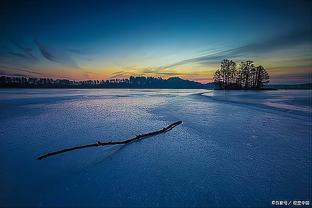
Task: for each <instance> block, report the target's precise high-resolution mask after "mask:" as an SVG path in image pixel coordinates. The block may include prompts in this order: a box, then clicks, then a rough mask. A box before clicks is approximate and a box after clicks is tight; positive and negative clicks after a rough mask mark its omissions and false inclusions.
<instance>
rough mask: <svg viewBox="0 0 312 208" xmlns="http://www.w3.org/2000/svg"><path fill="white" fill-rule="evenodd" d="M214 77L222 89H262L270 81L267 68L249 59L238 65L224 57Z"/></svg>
mask: <svg viewBox="0 0 312 208" xmlns="http://www.w3.org/2000/svg"><path fill="white" fill-rule="evenodd" d="M213 79H214V83H215V84H216V85H217V86H218V87H219V88H221V89H261V88H262V87H264V86H265V85H267V84H268V83H269V82H270V76H269V74H268V72H267V70H266V69H265V68H264V67H263V66H261V65H260V66H255V64H254V62H253V61H249V60H248V61H242V62H241V63H240V64H239V65H237V64H236V63H235V62H234V61H232V60H228V59H224V60H223V61H222V62H221V66H220V69H218V70H217V71H216V72H215V74H214V77H213Z"/></svg>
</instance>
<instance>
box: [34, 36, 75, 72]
mask: <svg viewBox="0 0 312 208" xmlns="http://www.w3.org/2000/svg"><path fill="white" fill-rule="evenodd" d="M35 43H36V45H37V47H38V49H39V51H40V53H41V55H42V56H43V57H44V58H46V59H47V60H49V61H52V62H55V63H58V64H62V65H65V66H69V67H72V68H80V67H79V65H78V64H77V63H76V62H75V61H74V60H73V58H72V57H71V56H70V55H69V54H68V53H67V52H66V51H65V50H62V49H59V48H51V47H50V48H49V47H47V46H45V45H43V44H42V43H41V42H39V41H38V40H37V39H35Z"/></svg>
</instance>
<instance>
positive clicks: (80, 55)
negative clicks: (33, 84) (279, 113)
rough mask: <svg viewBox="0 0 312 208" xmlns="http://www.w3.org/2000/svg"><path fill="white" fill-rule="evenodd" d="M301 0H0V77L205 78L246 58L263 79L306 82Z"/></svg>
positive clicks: (310, 16) (306, 21) (308, 34)
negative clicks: (225, 64)
mask: <svg viewBox="0 0 312 208" xmlns="http://www.w3.org/2000/svg"><path fill="white" fill-rule="evenodd" d="M311 20H312V3H311V1H305V0H291V1H288V0H282V1H278V0H270V1H266V0H264V1H253V0H249V1H240V0H236V1H222V0H221V1H217V0H216V1H209V0H206V1H197V0H189V1H184V0H179V1H173V0H166V1H162V0H157V1H156V0H150V1H149V0H145V1H135V0H132V1H118V0H114V1H105V0H98V1H95V0H88V1H87V0H85V1H79V0H62V1H61V0H45V1H41V0H28V1H26V0H24V1H14V0H2V1H1V3H0V75H11V76H28V77H49V78H61V79H72V80H89V79H92V80H95V79H97V80H102V79H115V78H127V77H129V76H156V77H163V78H168V77H177V76H178V77H181V78H184V79H190V80H194V81H198V82H201V83H207V82H211V81H212V77H213V73H214V72H215V71H216V70H217V69H218V68H219V67H220V62H221V61H222V60H223V59H225V58H227V59H232V60H234V61H235V62H237V63H240V62H241V61H245V60H253V61H254V62H255V64H256V65H263V66H264V67H265V68H266V69H267V70H268V72H269V74H270V77H271V83H307V82H312V57H311V56H312V47H311V46H312V22H311Z"/></svg>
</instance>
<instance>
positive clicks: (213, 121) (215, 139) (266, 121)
mask: <svg viewBox="0 0 312 208" xmlns="http://www.w3.org/2000/svg"><path fill="white" fill-rule="evenodd" d="M311 111H312V104H311V91H304V90H303V91H260V92H250V91H249V92H248V91H246V92H242V91H231V92H224V91H206V90H118V89H114V90H107V89H105V90H69V89H33V90H31V89H9V90H5V89H1V90H0V124H1V125H0V206H8V205H29V206H36V205H37V206H38V205H42V206H44V205H49V206H55V205H63V206H68V205H82V206H83V205H97V206H185V207H189V206H222V207H223V206H236V207H237V206H239V207H241V206H271V201H272V200H305V201H306V200H310V203H311V130H312V129H311V125H312V120H311ZM177 120H182V121H183V124H182V125H180V126H178V127H176V128H174V129H173V130H171V131H169V132H167V133H165V134H161V135H158V136H155V137H151V138H147V139H145V140H143V141H140V142H137V143H133V144H130V145H126V146H119V147H118V146H115V147H99V148H90V149H84V150H78V151H75V152H70V153H65V154H63V155H59V156H55V157H51V158H47V159H45V160H42V161H38V160H36V157H37V156H39V155H40V154H43V153H46V152H49V151H53V150H58V149H62V148H66V147H71V146H74V145H79V144H87V143H94V142H96V141H98V140H101V141H110V140H124V139H127V138H130V137H132V136H134V135H136V134H140V133H145V132H148V131H153V130H158V129H160V128H162V127H164V126H166V125H168V124H170V123H171V122H174V121H177Z"/></svg>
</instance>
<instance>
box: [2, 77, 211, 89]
mask: <svg viewBox="0 0 312 208" xmlns="http://www.w3.org/2000/svg"><path fill="white" fill-rule="evenodd" d="M0 87H17V88H158V89H161V88H168V89H205V88H206V85H205V84H201V83H199V82H195V81H191V80H185V79H181V78H179V77H171V78H168V79H163V78H161V77H143V76H138V77H134V76H131V77H129V78H128V79H109V80H84V81H75V80H68V79H51V78H33V77H29V78H28V77H10V76H0Z"/></svg>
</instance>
